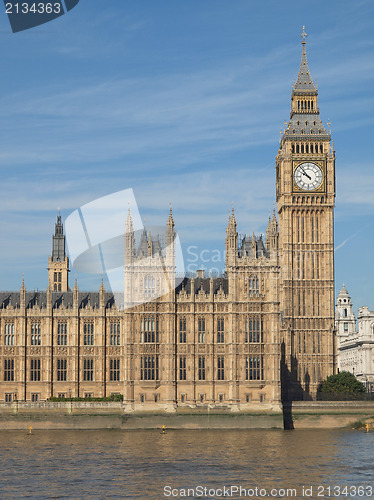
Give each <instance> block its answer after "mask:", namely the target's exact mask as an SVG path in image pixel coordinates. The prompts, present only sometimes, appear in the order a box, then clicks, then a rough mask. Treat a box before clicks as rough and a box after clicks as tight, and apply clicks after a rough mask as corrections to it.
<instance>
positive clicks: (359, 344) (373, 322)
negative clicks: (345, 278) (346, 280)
mask: <svg viewBox="0 0 374 500" xmlns="http://www.w3.org/2000/svg"><path fill="white" fill-rule="evenodd" d="M335 318H336V319H335V321H336V331H337V341H338V342H337V343H338V352H337V365H338V369H339V370H341V371H348V372H350V373H353V374H354V375H355V376H356V378H357V379H358V380H359V381H360V382H362V383H364V384H365V386H366V389H367V390H368V391H369V392H374V311H370V310H369V308H368V307H367V306H362V307H359V308H358V317H357V320H356V315H355V313H354V311H353V305H352V299H351V297H350V295H349V293H348V290H347V289H346V287H345V286H344V285H343V286H342V289H341V290H340V292H339V295H338V298H337V301H336V314H335Z"/></svg>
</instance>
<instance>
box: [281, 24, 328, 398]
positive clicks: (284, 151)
mask: <svg viewBox="0 0 374 500" xmlns="http://www.w3.org/2000/svg"><path fill="white" fill-rule="evenodd" d="M306 36H307V35H306V33H305V30H304V28H303V33H302V54H301V65H300V70H299V74H298V78H297V81H296V83H295V84H294V86H293V89H292V96H291V113H290V120H289V122H288V125H287V126H286V129H285V130H284V132H283V135H282V138H281V142H280V147H279V151H278V154H277V157H276V193H277V208H278V217H279V252H280V264H281V278H280V309H281V340H282V345H283V350H282V354H283V366H284V370H283V375H282V376H283V378H286V379H287V380H284V382H286V384H287V387H288V391H287V396H288V397H290V398H292V399H310V398H313V397H315V394H316V390H317V387H318V384H319V382H320V381H321V380H323V379H325V378H326V377H327V376H328V375H331V374H333V373H334V370H335V329H334V204H335V153H334V150H333V145H332V142H331V136H330V131H329V130H326V128H325V127H324V125H323V123H322V121H321V118H320V115H319V105H318V90H317V86H316V85H315V84H314V82H313V80H312V78H311V75H310V71H309V67H308V62H307V56H306V40H305V39H306Z"/></svg>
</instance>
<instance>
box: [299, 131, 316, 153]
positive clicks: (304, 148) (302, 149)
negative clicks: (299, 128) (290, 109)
mask: <svg viewBox="0 0 374 500" xmlns="http://www.w3.org/2000/svg"><path fill="white" fill-rule="evenodd" d="M294 133H296V130H294ZM291 151H292V153H323V145H322V144H317V143H312V144H292V146H291Z"/></svg>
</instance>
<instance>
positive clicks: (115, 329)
mask: <svg viewBox="0 0 374 500" xmlns="http://www.w3.org/2000/svg"><path fill="white" fill-rule="evenodd" d="M120 344H121V327H120V323H119V321H118V322H116V321H112V322H111V323H110V345H120Z"/></svg>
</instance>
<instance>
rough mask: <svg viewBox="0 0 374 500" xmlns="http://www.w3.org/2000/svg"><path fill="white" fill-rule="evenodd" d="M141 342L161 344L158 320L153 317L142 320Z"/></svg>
mask: <svg viewBox="0 0 374 500" xmlns="http://www.w3.org/2000/svg"><path fill="white" fill-rule="evenodd" d="M140 342H142V343H143V342H145V343H149V342H156V343H158V342H159V332H158V319H157V318H155V317H153V316H151V317H145V318H142V319H141V325H140Z"/></svg>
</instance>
